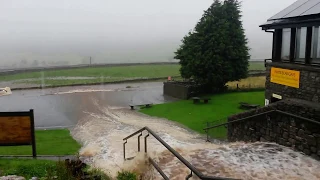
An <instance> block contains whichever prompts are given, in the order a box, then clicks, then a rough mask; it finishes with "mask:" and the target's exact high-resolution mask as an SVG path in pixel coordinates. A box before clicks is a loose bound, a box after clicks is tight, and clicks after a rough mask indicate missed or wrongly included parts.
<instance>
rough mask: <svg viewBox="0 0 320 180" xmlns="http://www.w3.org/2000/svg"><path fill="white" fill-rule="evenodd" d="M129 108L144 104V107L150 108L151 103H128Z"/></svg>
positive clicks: (132, 108)
mask: <svg viewBox="0 0 320 180" xmlns="http://www.w3.org/2000/svg"><path fill="white" fill-rule="evenodd" d="M129 106H130V108H131V110H134V107H135V106H145V107H146V108H150V107H151V106H152V104H151V103H147V104H129Z"/></svg>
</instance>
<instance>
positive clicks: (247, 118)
mask: <svg viewBox="0 0 320 180" xmlns="http://www.w3.org/2000/svg"><path fill="white" fill-rule="evenodd" d="M273 112H276V113H280V114H285V115H288V116H291V117H295V118H298V119H302V120H305V121H309V122H312V123H315V124H319V125H320V122H318V121H315V120H312V119H309V118H305V117H302V116H298V115H295V114H292V113H288V112H284V111H280V110H271V111H266V112H263V113H259V114H255V115H252V116H248V117H245V118H241V119H237V120H234V121H229V122H226V123H223V124H219V125H216V126H211V127H206V128H204V129H203V130H205V131H208V130H209V129H214V128H217V127H221V126H225V125H229V124H233V123H237V122H241V121H245V120H250V119H251V118H254V117H258V116H261V115H265V114H270V113H273Z"/></svg>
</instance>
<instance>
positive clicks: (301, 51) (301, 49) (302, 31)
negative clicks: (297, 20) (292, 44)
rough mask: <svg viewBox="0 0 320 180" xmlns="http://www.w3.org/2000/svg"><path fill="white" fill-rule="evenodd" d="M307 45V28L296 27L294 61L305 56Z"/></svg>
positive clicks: (299, 60) (302, 59) (300, 59)
mask: <svg viewBox="0 0 320 180" xmlns="http://www.w3.org/2000/svg"><path fill="white" fill-rule="evenodd" d="M306 45H307V28H306V27H302V28H298V29H297V34H296V53H295V61H298V62H301V61H304V59H305V58H306Z"/></svg>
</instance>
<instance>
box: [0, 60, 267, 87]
mask: <svg viewBox="0 0 320 180" xmlns="http://www.w3.org/2000/svg"><path fill="white" fill-rule="evenodd" d="M179 68H180V65H178V64H173V65H136V66H118V67H92V68H79V69H69V70H50V71H43V72H27V73H20V74H13V75H2V76H0V82H1V81H15V82H14V83H27V84H36V85H40V84H44V85H46V86H59V85H72V84H95V83H106V82H117V81H124V80H132V79H150V78H166V77H168V76H180V73H179ZM249 69H250V70H264V64H263V63H262V62H251V63H250V68H249ZM68 77H69V78H73V79H68ZM75 77H77V78H78V79H75ZM54 78H56V79H54ZM81 78H82V79H81ZM88 78H90V79H88Z"/></svg>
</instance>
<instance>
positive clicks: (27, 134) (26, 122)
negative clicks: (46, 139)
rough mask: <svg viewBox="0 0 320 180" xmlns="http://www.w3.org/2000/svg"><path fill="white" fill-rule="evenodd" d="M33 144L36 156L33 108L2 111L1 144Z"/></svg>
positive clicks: (0, 125) (33, 152)
mask: <svg viewBox="0 0 320 180" xmlns="http://www.w3.org/2000/svg"><path fill="white" fill-rule="evenodd" d="M23 145H30V146H32V155H33V157H36V143H35V134H34V117H33V110H30V111H27V112H0V146H23Z"/></svg>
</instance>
